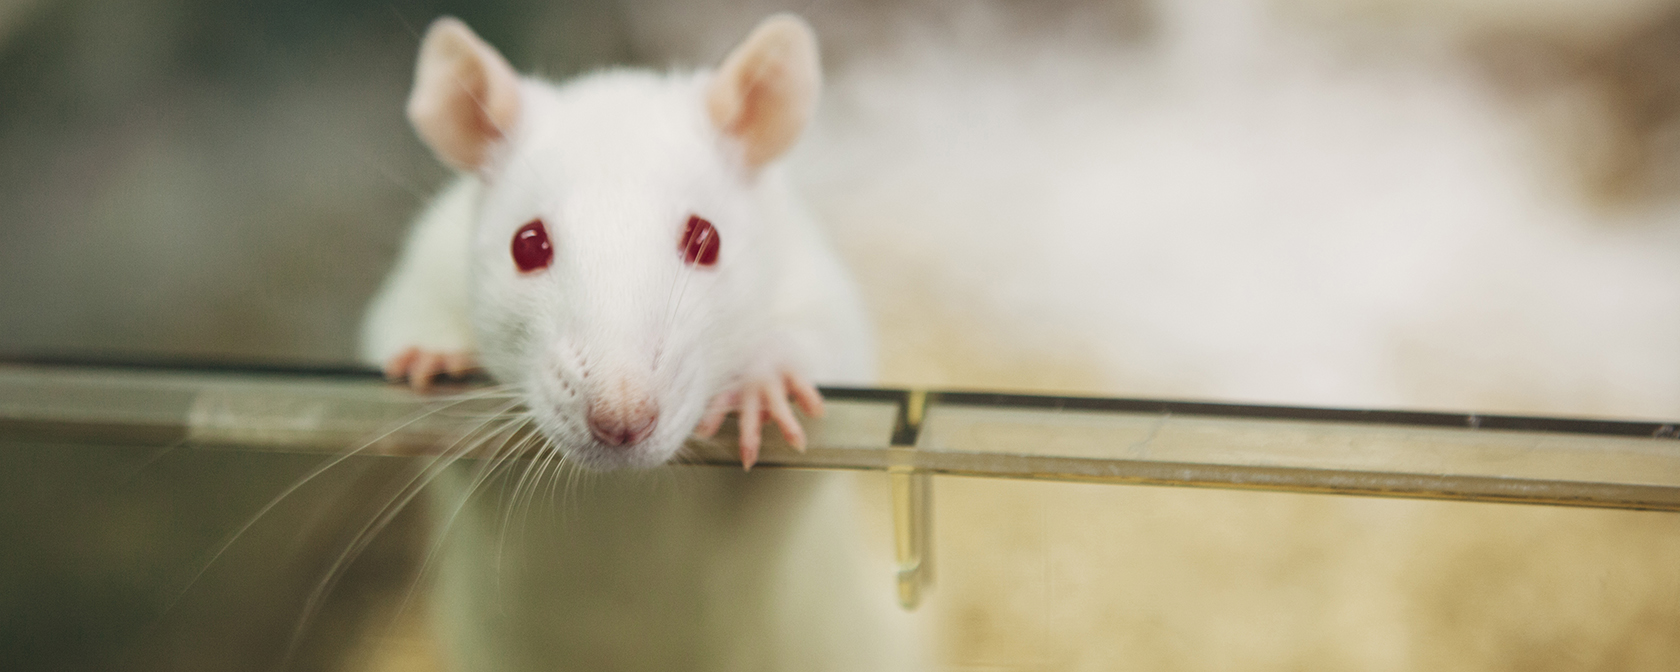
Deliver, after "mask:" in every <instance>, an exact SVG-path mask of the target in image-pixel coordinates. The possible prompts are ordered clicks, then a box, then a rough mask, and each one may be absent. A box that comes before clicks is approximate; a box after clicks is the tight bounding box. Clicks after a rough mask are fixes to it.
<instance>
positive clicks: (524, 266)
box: [513, 219, 554, 273]
mask: <svg viewBox="0 0 1680 672" xmlns="http://www.w3.org/2000/svg"><path fill="white" fill-rule="evenodd" d="M551 261H554V248H553V247H550V246H549V244H548V230H547V229H544V228H543V221H542V220H540V219H533V220H531V221H530V223H528V224H526V225H525V226H521V227H519V230H518V231H515V232H514V234H513V263H514V264H517V265H518V266H519V271H520V272H521V273H531V272H533V271H540V270H542V269H545V268H548V264H549V262H551Z"/></svg>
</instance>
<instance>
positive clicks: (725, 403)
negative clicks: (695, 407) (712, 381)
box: [694, 392, 740, 439]
mask: <svg viewBox="0 0 1680 672" xmlns="http://www.w3.org/2000/svg"><path fill="white" fill-rule="evenodd" d="M739 396H740V395H737V394H736V393H734V392H724V393H722V394H719V395H717V396H715V397H712V403H711V404H710V405H708V406H707V407H706V412H705V414H704V415H701V416H700V424H699V425H696V426H695V427H694V435H695V436H698V437H700V438H702V439H709V438H712V435H714V434H717V431H718V428H719V427H722V426H723V418H724V417H725V416H727V415H729V412H730V411H732V410H735V405H736V402H737V399H738V398H739Z"/></svg>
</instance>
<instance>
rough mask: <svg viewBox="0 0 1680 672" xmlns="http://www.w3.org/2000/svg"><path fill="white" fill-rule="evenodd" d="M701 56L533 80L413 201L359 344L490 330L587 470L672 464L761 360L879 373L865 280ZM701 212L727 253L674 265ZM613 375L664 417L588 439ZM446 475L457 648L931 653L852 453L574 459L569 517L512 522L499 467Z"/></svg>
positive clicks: (892, 665) (789, 659) (448, 571)
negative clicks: (747, 131)
mask: <svg viewBox="0 0 1680 672" xmlns="http://www.w3.org/2000/svg"><path fill="white" fill-rule="evenodd" d="M708 77H709V75H708V73H704V72H702V73H677V74H665V75H661V74H654V73H648V72H641V71H630V70H620V71H611V72H603V73H597V74H594V75H589V76H586V77H582V78H579V79H577V80H574V81H571V82H568V83H566V84H564V85H559V86H556V85H553V84H550V83H547V82H543V81H540V80H536V79H525V80H522V81H521V82H520V84H519V99H520V100H519V106H520V110H521V114H520V117H519V120H518V122H517V124H516V125H514V126H513V127H512V128H507V129H500V130H501V131H502V135H503V136H504V137H502V138H501V139H499V140H498V141H497V144H496V146H494V147H492V148H491V151H490V152H489V153H488V157H489V158H488V160H487V161H486V162H484V163H483V164H482V165H481V166H478V169H477V170H476V172H475V173H474V174H471V175H464V176H462V177H461V178H459V180H458V181H457V183H456V184H455V185H454V186H452V187H450V188H449V189H448V190H446V191H445V192H444V194H443V195H442V196H441V197H440V198H439V200H438V202H437V203H436V204H434V206H433V207H431V208H430V209H428V210H427V211H426V213H425V214H424V215H423V216H422V217H421V218H420V220H419V221H418V222H417V223H416V225H415V231H414V234H413V235H412V237H411V239H410V241H409V243H408V245H407V246H406V248H405V250H404V253H403V254H404V256H403V258H402V259H401V260H399V262H398V264H397V267H396V270H395V272H394V273H393V275H392V277H391V279H390V280H389V281H388V282H387V283H386V286H385V287H384V289H382V290H381V293H380V294H379V296H378V297H376V299H375V301H374V304H373V306H372V307H371V308H370V311H369V316H368V326H367V330H366V335H365V340H364V348H363V352H364V356H365V357H366V358H367V360H368V362H369V363H371V364H378V363H381V362H383V361H384V360H385V359H386V358H388V357H390V356H391V355H392V354H394V353H396V352H400V351H401V350H402V349H404V348H406V347H409V346H413V345H423V346H426V347H431V348H471V347H473V346H474V345H476V346H477V347H476V349H477V353H478V355H479V356H480V357H481V359H482V361H483V363H484V364H485V366H486V367H487V368H488V369H489V371H490V372H491V374H492V375H493V376H494V377H495V378H496V379H498V380H499V381H502V382H505V383H512V384H515V385H517V386H519V387H520V389H522V390H523V394H524V400H525V402H526V405H527V406H528V407H529V409H530V413H531V415H532V417H533V418H534V419H535V420H536V421H537V426H538V427H539V428H540V429H541V430H542V432H543V433H544V434H545V435H546V436H547V437H549V438H550V439H551V440H552V443H553V448H555V449H557V450H559V451H561V452H562V453H563V454H564V455H565V457H566V460H567V461H569V462H570V463H571V464H572V465H573V466H574V467H575V466H576V465H580V464H581V465H584V466H587V467H592V468H599V467H608V468H612V467H625V466H631V467H654V466H656V465H659V464H663V463H664V462H666V461H667V460H668V459H669V458H670V457H671V456H672V455H673V454H674V453H675V451H676V450H678V449H679V448H680V447H681V445H682V443H683V442H684V440H685V439H687V438H688V436H689V434H690V432H691V431H692V429H693V428H694V426H695V424H696V422H697V421H698V420H699V418H700V415H701V413H702V411H703V410H704V409H705V406H706V404H707V402H708V400H709V399H711V398H712V396H713V395H716V394H718V393H719V392H722V391H724V390H726V389H730V387H731V386H733V385H737V384H739V383H740V382H741V381H742V380H743V379H747V378H749V377H752V376H757V375H764V374H770V375H776V374H778V373H779V372H780V371H783V370H793V371H798V372H800V373H801V374H803V375H805V376H807V377H809V378H811V379H813V380H816V381H820V382H825V383H829V382H840V383H865V382H868V381H869V380H871V379H872V377H873V375H874V373H873V367H874V353H873V346H872V344H871V335H870V329H869V325H868V323H867V321H866V319H865V314H864V311H863V309H862V307H861V304H860V303H859V300H858V297H857V293H856V290H855V289H853V287H852V286H851V284H850V281H849V279H848V278H847V277H846V275H845V272H844V270H843V269H842V267H841V266H840V264H839V262H838V260H837V258H836V257H835V255H834V253H833V252H832V251H831V250H830V249H829V247H828V245H827V244H826V242H825V241H824V240H823V235H822V233H821V232H820V231H819V230H818V229H817V227H816V225H815V223H814V222H813V221H812V220H811V218H810V217H809V216H807V214H806V213H805V211H804V210H803V209H802V208H801V207H800V205H799V204H798V202H797V200H796V199H795V197H794V195H793V194H792V192H791V191H790V190H789V189H788V188H787V185H786V182H785V180H783V178H782V177H781V175H780V174H779V172H778V171H779V169H778V168H777V167H775V166H773V165H771V166H765V167H762V168H760V167H756V166H755V167H753V169H751V170H748V169H747V168H746V167H744V166H742V165H741V162H740V158H739V152H738V151H737V149H736V148H734V147H733V146H732V145H731V144H730V143H729V142H727V141H726V139H725V138H723V137H721V136H720V134H719V131H718V130H717V129H716V128H714V126H713V125H712V123H711V121H710V120H709V119H708V117H707V115H706V112H705V110H704V108H703V97H704V96H703V91H704V87H705V85H706V82H707V81H708ZM690 213H693V214H698V215H700V216H702V217H705V218H707V219H708V220H710V221H711V222H713V224H714V225H715V226H716V227H717V231H718V233H719V238H720V240H721V243H722V244H721V248H720V253H719V262H718V264H717V265H716V267H715V268H714V269H702V268H694V267H689V266H685V265H684V264H683V263H682V260H681V258H680V255H679V253H678V241H679V237H680V235H681V232H682V227H683V226H684V224H685V222H686V220H687V217H688V216H689V215H690ZM534 218H541V219H542V220H543V221H544V222H545V226H546V229H547V231H548V235H549V239H550V241H551V244H552V246H553V249H554V258H553V262H552V264H551V265H550V266H549V267H548V268H547V269H545V270H543V271H541V272H535V273H521V272H520V271H519V270H518V269H517V268H516V266H515V264H514V262H513V260H512V258H511V252H510V248H511V241H512V238H513V235H514V232H515V231H516V230H517V229H518V228H519V227H520V226H522V225H523V224H525V223H526V222H528V221H531V220H532V219H534ZM464 326H470V332H467V331H464V330H463V329H462V328H463V327H464ZM602 381H608V383H606V385H607V387H608V389H609V390H610V389H618V388H623V387H638V388H639V389H644V390H646V391H647V392H649V393H651V394H652V395H653V397H654V399H655V400H656V401H657V403H658V406H659V409H660V410H659V421H658V424H657V427H656V429H655V430H654V433H653V434H652V436H651V437H649V438H648V439H646V440H644V441H642V442H640V443H638V444H635V445H632V446H627V447H618V448H616V449H614V448H609V447H605V446H602V445H601V444H600V443H598V442H597V441H596V440H595V439H594V438H593V437H592V436H591V433H590V430H589V428H588V427H587V426H586V424H585V421H584V417H585V409H586V403H587V402H586V398H587V397H588V396H589V395H591V394H594V393H596V392H597V391H598V388H597V387H596V386H599V385H602V384H603V383H602ZM541 464H544V465H546V464H548V463H546V462H544V463H541ZM540 469H543V470H546V469H547V467H546V466H544V467H541V468H540ZM538 473H539V476H538V478H539V480H540V479H541V478H544V477H545V476H544V474H546V478H548V479H558V478H562V473H561V471H560V470H556V471H539V472H538ZM440 483H441V487H440V488H439V492H438V496H437V497H435V498H434V500H433V501H434V504H436V507H435V508H436V509H437V510H438V512H439V514H440V515H439V516H438V518H439V521H440V530H446V531H447V533H448V534H450V535H451V536H450V539H449V542H450V543H449V544H448V546H447V548H446V550H445V551H444V553H443V556H442V562H441V565H440V572H439V573H440V579H439V585H440V595H441V602H440V604H441V605H442V612H441V613H442V615H441V616H440V617H439V618H438V619H437V620H438V621H439V622H440V624H441V625H442V627H443V640H444V641H445V642H446V644H447V645H448V647H447V648H448V652H449V656H450V659H451V660H452V662H453V664H454V665H455V666H456V668H457V669H463V670H525V669H531V670H536V669H542V670H552V669H601V668H603V667H607V668H611V669H623V670H676V669H681V670H717V671H719V672H721V671H723V670H893V669H914V668H915V667H917V666H918V664H919V655H920V654H919V652H918V649H917V648H916V646H914V644H913V641H914V640H913V638H912V634H911V633H910V632H909V631H908V630H907V629H906V627H907V626H906V623H905V622H904V619H905V616H904V615H903V614H901V613H900V612H899V610H898V609H897V607H896V606H895V605H894V603H893V599H892V598H893V594H892V590H891V588H892V583H891V573H890V570H889V568H888V566H887V564H888V563H887V562H886V559H887V558H886V554H885V552H882V553H881V554H879V555H878V556H875V557H874V558H873V561H872V560H871V558H868V557H865V555H864V551H863V550H862V548H861V547H860V544H859V541H860V540H859V534H858V533H857V531H856V530H855V526H856V523H855V520H854V511H853V509H854V507H855V504H854V502H853V501H852V499H851V497H852V488H851V477H850V476H849V475H843V474H814V473H803V474H796V473H786V472H784V473H774V472H772V473H762V472H760V473H753V474H742V473H739V472H735V471H731V470H724V469H700V468H669V467H667V468H663V469H655V470H653V471H652V472H651V473H648V472H638V473H629V474H624V473H614V474H598V475H590V476H589V477H587V478H584V479H583V480H582V481H581V482H573V481H571V480H570V479H568V484H569V485H568V490H569V491H568V492H567V493H566V494H565V496H564V500H565V501H568V502H572V504H573V508H572V509H570V510H568V511H566V515H563V516H561V518H560V520H558V521H550V524H549V525H545V526H544V527H543V528H542V529H541V530H536V531H533V530H531V529H528V528H522V527H521V528H516V529H514V530H513V531H512V532H511V533H509V532H507V531H506V527H505V523H503V515H502V514H503V513H504V511H505V510H506V509H507V508H508V506H509V503H508V498H509V497H511V496H513V495H514V494H516V492H509V491H508V490H507V488H506V487H505V484H504V487H503V489H502V490H501V491H499V492H495V491H492V492H488V493H479V496H476V497H473V496H471V495H472V484H473V479H472V476H471V474H470V473H468V470H466V469H461V470H458V471H456V472H454V473H451V474H449V475H448V476H446V477H445V478H444V479H443V480H442V481H441V482H440ZM515 491H517V488H515ZM526 494H527V495H528V494H529V492H528V491H527V493H526ZM457 510H459V511H460V512H461V513H460V515H459V516H456V515H454V513H453V512H455V511H457ZM504 549H505V550H506V552H507V554H506V555H505V556H504V553H503V551H504Z"/></svg>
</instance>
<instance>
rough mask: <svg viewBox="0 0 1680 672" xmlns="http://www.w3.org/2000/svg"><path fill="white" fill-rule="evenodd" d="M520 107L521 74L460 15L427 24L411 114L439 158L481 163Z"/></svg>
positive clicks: (466, 166)
mask: <svg viewBox="0 0 1680 672" xmlns="http://www.w3.org/2000/svg"><path fill="white" fill-rule="evenodd" d="M519 108H520V100H519V76H518V75H517V74H515V73H514V71H513V68H512V66H509V65H508V64H507V61H506V60H504V59H503V58H502V56H501V54H499V53H497V52H496V50H495V49H494V48H492V47H491V46H490V45H488V44H486V43H485V42H484V41H483V40H481V39H479V37H478V36H477V35H475V34H473V32H472V30H471V29H470V28H467V26H466V24H463V23H461V22H460V21H457V20H455V19H452V18H447V17H446V18H442V19H438V20H437V21H436V22H434V23H433V24H432V26H431V28H429V29H427V31H426V37H425V39H424V41H423V42H422V43H421V45H420V62H419V65H418V66H417V67H416V69H415V73H414V91H413V93H411V94H410V95H409V99H408V117H409V120H410V121H411V122H412V123H413V124H414V128H415V130H416V131H417V132H418V133H419V134H420V137H421V139H423V140H425V141H426V144H427V145H429V146H430V147H431V148H432V152H433V153H435V154H437V156H438V158H439V159H441V160H443V162H444V163H447V164H449V165H451V166H454V167H455V168H458V169H461V170H476V169H478V168H482V167H483V166H484V163H485V161H486V160H487V158H488V156H489V150H490V148H491V147H492V146H493V145H494V144H495V143H496V142H499V141H500V140H502V138H503V137H504V136H505V135H506V133H507V131H508V130H509V129H511V128H512V127H513V125H514V123H515V122H516V121H517V120H518V117H519Z"/></svg>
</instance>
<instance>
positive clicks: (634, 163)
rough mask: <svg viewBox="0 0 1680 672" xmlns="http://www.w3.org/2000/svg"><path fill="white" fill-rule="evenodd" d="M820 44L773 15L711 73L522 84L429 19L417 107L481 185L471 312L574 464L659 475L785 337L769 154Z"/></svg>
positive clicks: (796, 115) (803, 117) (809, 78)
mask: <svg viewBox="0 0 1680 672" xmlns="http://www.w3.org/2000/svg"><path fill="white" fill-rule="evenodd" d="M819 80H820V70H819V67H818V63H817V52H816V42H815V38H814V37H813V36H812V34H811V30H810V28H809V27H808V26H806V24H805V23H804V22H803V21H801V20H799V19H797V18H793V17H790V16H776V17H771V18H770V19H768V20H766V21H764V22H763V23H761V24H760V25H759V26H758V28H757V29H755V30H754V31H753V32H752V34H751V35H749V36H748V37H747V39H746V40H745V41H744V42H743V43H742V44H741V45H740V46H738V47H736V48H735V50H734V51H733V52H732V53H731V54H730V55H729V56H728V57H727V58H726V59H725V60H724V62H723V64H722V66H720V67H719V68H718V69H717V70H716V71H715V72H701V73H694V74H654V73H648V72H641V71H629V70H620V71H608V72H603V73H597V74H593V75H588V76H585V77H581V78H579V79H576V80H573V81H570V82H568V83H565V84H563V85H559V86H556V85H552V84H548V83H545V82H541V81H537V80H534V79H522V78H520V77H519V76H517V75H516V74H515V73H514V72H513V70H512V69H511V68H510V67H509V66H508V64H507V61H505V60H504V59H503V58H502V57H501V55H500V54H498V53H497V52H496V51H495V50H494V49H493V48H492V47H490V46H489V45H488V44H486V43H485V42H483V41H482V40H480V39H479V38H478V36H476V35H474V34H473V33H472V31H471V30H469V29H468V28H467V27H466V26H465V25H463V24H462V23H460V22H459V21H456V20H454V19H448V18H445V19H440V20H439V21H437V22H435V23H433V24H432V26H431V28H430V29H429V30H428V31H427V34H426V37H425V39H424V42H423V44H422V45H421V50H420V62H419V67H418V68H417V70H416V75H415V86H414V92H413V94H412V95H411V97H410V99H409V105H408V115H409V119H410V120H411V121H412V122H413V123H414V126H415V129H416V130H417V131H418V132H419V134H420V137H421V138H422V139H424V140H425V141H426V143H427V144H428V145H430V146H431V148H432V150H433V151H434V152H435V153H436V154H437V155H438V157H439V158H440V159H442V160H443V161H444V162H446V163H448V164H450V165H452V166H454V167H456V168H458V169H461V170H463V171H467V172H470V173H472V174H474V175H476V177H477V179H478V181H479V183H480V185H481V188H480V198H479V202H478V203H477V205H476V210H475V215H474V216H475V218H476V221H475V223H474V232H473V240H472V248H473V249H472V275H473V292H472V296H473V308H472V312H473V315H472V320H473V324H474V327H475V329H476V331H477V333H478V347H479V349H480V353H479V354H480V356H481V358H482V360H483V362H484V364H485V366H486V367H487V368H488V369H489V370H490V373H491V374H492V375H494V376H495V377H496V378H497V379H499V380H501V381H502V382H505V383H513V384H516V385H519V386H520V387H522V388H523V389H524V390H525V395H526V404H527V405H528V406H529V408H530V412H531V414H532V416H533V418H534V419H535V420H536V421H537V424H538V427H539V428H540V429H541V431H542V432H543V433H544V434H546V435H547V436H548V437H549V438H550V439H552V440H553V441H554V443H555V444H556V445H557V446H558V447H559V448H560V449H561V450H563V451H565V452H566V454H567V455H568V457H570V458H571V459H572V460H573V461H575V462H576V463H578V464H580V465H583V466H586V467H592V468H598V469H611V468H618V467H638V466H653V465H657V464H660V463H663V462H665V461H666V460H668V459H670V457H671V456H672V455H673V454H675V453H676V451H677V450H678V449H679V448H680V447H681V445H682V442H683V441H684V440H685V439H686V438H687V437H688V435H689V434H690V433H691V432H692V430H693V429H694V426H695V424H696V423H697V422H698V421H699V418H700V416H701V414H702V413H703V412H704V410H705V408H706V406H707V404H708V402H709V401H710V399H711V397H712V396H713V395H715V394H717V393H719V392H720V391H722V390H723V389H725V388H726V387H727V386H728V385H730V384H731V383H732V382H734V380H735V379H737V378H738V377H740V376H741V375H742V374H743V373H744V372H745V370H746V369H747V368H748V366H749V365H750V363H751V362H752V361H754V360H755V358H761V357H762V353H763V351H764V349H765V348H767V347H770V345H771V344H770V343H769V341H768V338H767V337H768V334H769V332H770V325H769V315H770V310H771V308H770V303H771V299H770V291H771V289H772V288H771V287H769V286H768V285H769V284H771V280H770V273H771V272H772V269H773V266H772V265H773V264H774V263H777V261H778V260H777V259H776V258H775V254H776V249H777V248H778V244H777V242H776V240H777V238H778V236H780V235H782V234H781V232H779V231H778V230H777V228H778V227H777V224H779V223H780V222H779V221H777V220H778V219H779V218H778V217H777V216H776V215H775V213H774V212H772V208H777V207H779V206H778V205H777V204H778V202H779V201H778V200H777V199H776V198H775V197H774V196H773V195H772V194H770V193H769V191H770V189H771V188H772V187H771V185H770V184H769V183H771V182H773V180H771V179H769V177H768V176H766V175H765V174H764V173H765V168H766V166H767V164H769V163H770V162H771V161H773V160H774V159H776V158H777V157H779V156H781V155H782V154H783V153H784V152H785V151H786V150H787V149H788V148H789V147H790V146H791V145H792V144H793V142H794V141H795V140H796V139H797V137H798V135H799V133H800V132H801V131H802V130H803V128H804V126H805V123H806V121H807V120H808V119H809V117H810V115H811V112H812V110H813V108H814V106H815V102H816V94H817V89H818V86H819Z"/></svg>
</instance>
